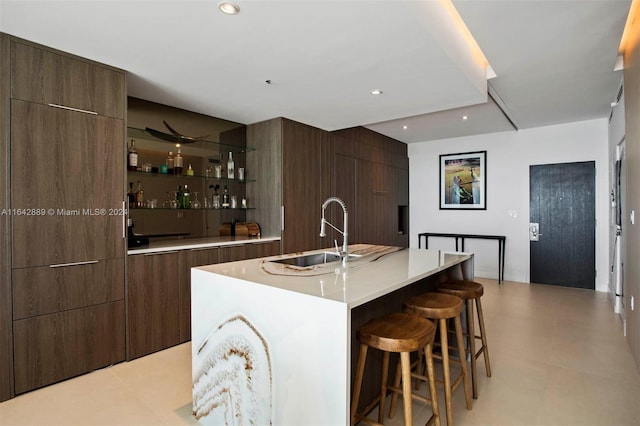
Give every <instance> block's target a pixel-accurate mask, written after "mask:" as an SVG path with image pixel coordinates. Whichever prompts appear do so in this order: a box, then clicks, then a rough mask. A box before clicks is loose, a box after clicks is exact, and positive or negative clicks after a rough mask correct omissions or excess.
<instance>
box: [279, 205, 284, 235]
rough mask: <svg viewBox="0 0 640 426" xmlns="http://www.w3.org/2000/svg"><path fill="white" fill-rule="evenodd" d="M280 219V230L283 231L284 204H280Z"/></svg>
mask: <svg viewBox="0 0 640 426" xmlns="http://www.w3.org/2000/svg"><path fill="white" fill-rule="evenodd" d="M280 220H282V222H281V224H280V230H281V231H284V206H280Z"/></svg>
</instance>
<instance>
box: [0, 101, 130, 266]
mask: <svg viewBox="0 0 640 426" xmlns="http://www.w3.org/2000/svg"><path fill="white" fill-rule="evenodd" d="M11 107H12V109H11V115H12V120H11V132H12V144H11V147H12V150H11V164H12V168H11V187H12V189H11V193H12V204H13V206H14V208H16V209H25V213H28V214H22V215H16V216H15V217H13V220H12V226H13V267H14V268H24V267H30V266H42V265H50V264H58V263H67V262H81V261H92V260H97V259H107V258H114V257H120V258H122V257H123V254H124V245H123V229H124V216H123V214H122V208H123V204H122V172H123V168H122V162H123V158H124V151H123V145H122V126H123V121H122V120H118V119H113V118H108V117H100V116H96V115H90V114H84V113H78V112H72V111H65V110H61V109H59V108H52V107H49V106H47V105H42V104H36V103H32V102H24V101H19V100H13V101H12V103H11ZM98 236H99V238H98ZM43 241H46V242H47V243H48V244H43Z"/></svg>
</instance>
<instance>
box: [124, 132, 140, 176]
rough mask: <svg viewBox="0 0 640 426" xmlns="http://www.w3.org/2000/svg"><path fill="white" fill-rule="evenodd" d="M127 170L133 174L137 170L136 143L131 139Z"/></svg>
mask: <svg viewBox="0 0 640 426" xmlns="http://www.w3.org/2000/svg"><path fill="white" fill-rule="evenodd" d="M127 170H131V171H133V172H135V171H136V170H138V151H136V141H134V140H133V139H131V146H129V155H128V156H127Z"/></svg>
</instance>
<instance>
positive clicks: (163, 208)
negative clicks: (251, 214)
mask: <svg viewBox="0 0 640 426" xmlns="http://www.w3.org/2000/svg"><path fill="white" fill-rule="evenodd" d="M255 209H256V208H255V207H246V208H240V207H238V208H236V209H231V208H227V209H223V208H220V209H214V208H213V207H210V208H204V207H202V208H199V209H192V208H188V209H174V208H171V207H153V208H152V207H136V208H131V209H129V211H132V212H134V211H136V210H171V211H176V212H188V211H194V212H196V211H203V210H212V211H221V212H225V211H231V210H241V211H243V210H255Z"/></svg>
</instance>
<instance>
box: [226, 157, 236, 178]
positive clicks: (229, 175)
mask: <svg viewBox="0 0 640 426" xmlns="http://www.w3.org/2000/svg"><path fill="white" fill-rule="evenodd" d="M234 173H235V165H234V163H233V153H232V152H229V159H228V160H227V178H229V179H233V177H234Z"/></svg>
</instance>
